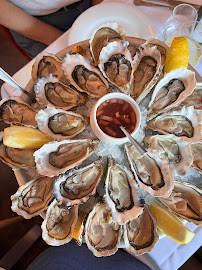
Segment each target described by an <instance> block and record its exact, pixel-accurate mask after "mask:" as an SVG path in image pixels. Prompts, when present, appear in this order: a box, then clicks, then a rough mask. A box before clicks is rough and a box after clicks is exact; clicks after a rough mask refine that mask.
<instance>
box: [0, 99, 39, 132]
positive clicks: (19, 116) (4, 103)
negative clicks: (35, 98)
mask: <svg viewBox="0 0 202 270" xmlns="http://www.w3.org/2000/svg"><path fill="white" fill-rule="evenodd" d="M35 115H36V112H35V111H34V110H33V109H32V108H31V107H30V106H29V105H28V104H27V103H25V102H24V101H23V100H22V99H21V98H19V97H9V98H4V99H2V100H1V102H0V120H3V121H4V122H6V123H8V124H18V125H19V124H20V125H25V126H33V127H36V126H37V123H36V120H35Z"/></svg>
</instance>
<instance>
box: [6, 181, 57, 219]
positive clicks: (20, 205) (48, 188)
mask: <svg viewBox="0 0 202 270" xmlns="http://www.w3.org/2000/svg"><path fill="white" fill-rule="evenodd" d="M54 180H55V179H54V178H49V177H40V178H39V179H36V180H32V181H30V182H28V183H26V184H25V185H22V186H21V187H19V189H18V190H17V192H16V193H15V194H14V195H12V196H11V201H12V206H11V209H12V211H14V212H16V213H17V214H18V215H21V216H23V217H24V218H27V219H29V218H32V217H34V216H37V215H38V214H40V213H41V212H42V211H43V210H45V209H46V208H47V207H48V203H49V202H50V201H51V200H52V198H53V192H52V191H53V183H54Z"/></svg>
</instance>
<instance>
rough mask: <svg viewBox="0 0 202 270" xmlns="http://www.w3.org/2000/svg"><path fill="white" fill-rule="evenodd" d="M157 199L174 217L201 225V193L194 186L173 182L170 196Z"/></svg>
mask: <svg viewBox="0 0 202 270" xmlns="http://www.w3.org/2000/svg"><path fill="white" fill-rule="evenodd" d="M159 199H160V201H161V202H162V203H163V204H164V205H165V206H166V207H167V208H169V210H171V211H172V212H173V213H175V214H176V215H178V216H180V217H182V218H184V219H186V220H188V221H189V222H193V223H195V224H196V225H198V226H200V225H202V191H201V190H200V189H198V188H197V187H196V186H194V185H191V184H188V183H185V182H182V181H177V180H175V183H174V189H173V191H172V193H171V195H170V196H169V197H168V198H159Z"/></svg>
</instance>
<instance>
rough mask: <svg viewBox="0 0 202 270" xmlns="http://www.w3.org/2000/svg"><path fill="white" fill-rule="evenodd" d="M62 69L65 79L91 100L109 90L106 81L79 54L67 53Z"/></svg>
mask: <svg viewBox="0 0 202 270" xmlns="http://www.w3.org/2000/svg"><path fill="white" fill-rule="evenodd" d="M62 69H63V72H64V74H65V76H66V78H67V79H68V80H69V81H70V83H71V84H72V85H73V86H74V87H76V89H77V90H79V91H80V92H85V93H87V94H88V95H89V96H91V97H93V98H100V97H102V96H104V95H105V94H107V92H108V89H109V84H108V82H107V80H105V78H104V77H103V76H102V74H101V73H100V71H99V70H98V69H97V68H95V67H93V66H91V65H90V63H89V61H88V59H87V58H85V57H83V56H82V55H81V54H78V53H76V54H68V53H67V54H66V56H65V58H64V60H63V63H62Z"/></svg>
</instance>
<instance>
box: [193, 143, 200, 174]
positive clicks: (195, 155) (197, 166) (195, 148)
mask: <svg viewBox="0 0 202 270" xmlns="http://www.w3.org/2000/svg"><path fill="white" fill-rule="evenodd" d="M191 150H192V154H193V159H194V160H193V163H192V167H193V168H194V169H196V170H198V171H199V172H200V173H202V142H200V143H192V144H191Z"/></svg>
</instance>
